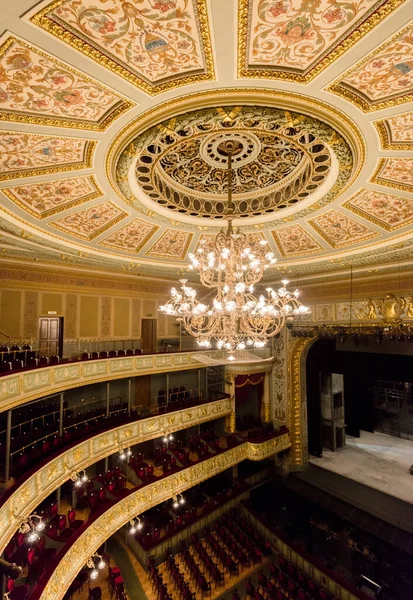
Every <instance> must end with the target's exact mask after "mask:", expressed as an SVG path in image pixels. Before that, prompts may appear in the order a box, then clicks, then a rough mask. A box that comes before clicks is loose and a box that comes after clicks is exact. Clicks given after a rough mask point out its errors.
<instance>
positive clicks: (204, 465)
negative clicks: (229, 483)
mask: <svg viewBox="0 0 413 600" xmlns="http://www.w3.org/2000/svg"><path fill="white" fill-rule="evenodd" d="M290 445H291V444H290V438H289V435H288V434H283V435H280V436H278V437H276V438H272V439H271V440H267V441H266V442H263V443H262V444H252V443H250V442H244V443H243V444H240V445H239V446H236V447H235V448H232V449H230V450H227V451H226V452H222V453H221V454H218V455H217V456H213V457H211V458H209V459H206V460H204V461H202V462H200V463H197V464H196V465H194V466H192V467H188V468H187V469H185V470H183V471H181V472H179V473H175V474H173V475H169V476H168V477H165V478H163V479H161V480H160V481H156V482H154V483H151V484H149V485H148V486H146V487H144V488H142V489H139V490H136V491H135V492H133V493H132V494H130V495H129V496H127V497H126V498H123V499H121V500H119V501H118V502H117V503H116V504H115V505H113V506H111V507H110V508H109V509H108V510H107V511H105V513H104V514H102V515H100V516H99V517H98V518H97V519H95V520H94V521H93V522H92V523H91V524H90V526H89V527H87V528H86V529H85V531H84V532H81V533H80V535H79V537H78V538H77V539H76V540H75V542H74V543H73V544H72V545H71V546H70V547H69V548H68V549H67V551H66V552H65V554H64V556H63V557H62V559H61V560H60V562H59V563H58V565H57V567H56V568H55V569H54V571H52V572H51V573H50V577H49V579H48V581H47V583H46V584H45V587H44V590H43V592H42V593H41V595H40V596H39V595H36V596H35V597H34V600H39V599H40V600H62V598H63V596H64V594H65V592H66V590H67V589H68V587H69V586H70V584H71V583H72V581H73V579H74V578H75V577H76V575H77V573H78V572H79V571H80V569H81V568H82V567H83V566H84V565H85V564H86V561H87V559H88V557H89V556H91V555H92V554H93V553H94V552H96V551H97V549H98V548H99V547H100V546H101V545H102V544H103V543H104V542H105V541H106V540H107V539H108V538H109V537H110V536H111V535H113V534H114V533H116V531H118V530H119V529H120V528H121V527H123V526H124V525H126V523H128V521H129V520H130V519H131V518H133V517H135V516H136V515H138V514H140V513H141V512H144V511H146V510H148V509H149V508H152V507H153V506H156V505H157V504H160V503H161V502H165V501H166V500H168V499H169V498H171V497H172V496H173V495H174V494H176V493H182V492H184V491H185V490H187V489H189V488H191V487H193V486H194V485H197V484H198V483H201V482H202V481H205V480H206V479H209V478H210V477H213V476H214V475H217V474H218V473H221V472H222V471H224V470H226V469H229V468H231V467H232V466H234V465H236V464H238V463H239V462H241V461H243V460H245V459H249V460H255V461H260V460H264V459H266V458H269V457H270V456H272V455H274V454H276V453H278V452H282V451H283V450H286V449H287V448H289V447H290ZM47 575H49V573H47V572H46V574H45V576H47Z"/></svg>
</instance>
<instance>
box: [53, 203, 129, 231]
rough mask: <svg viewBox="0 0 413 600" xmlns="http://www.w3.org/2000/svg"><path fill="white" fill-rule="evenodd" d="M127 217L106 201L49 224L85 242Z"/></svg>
mask: <svg viewBox="0 0 413 600" xmlns="http://www.w3.org/2000/svg"><path fill="white" fill-rule="evenodd" d="M126 216H127V214H126V213H125V212H123V211H122V210H121V209H120V208H119V207H118V206H116V205H115V204H113V203H112V202H109V201H106V202H101V203H100V204H96V205H95V206H92V207H91V208H85V209H84V210H79V211H77V212H73V213H71V214H70V215H67V216H65V217H61V218H60V219H57V220H56V221H53V222H51V223H49V224H50V225H51V226H52V227H55V228H56V229H59V230H60V231H63V232H64V233H69V234H70V235H73V236H75V237H78V238H81V239H84V240H93V239H94V238H95V237H97V236H98V235H100V234H101V233H103V232H104V231H106V230H107V229H109V227H112V225H115V224H116V223H119V221H121V220H122V219H124V218H125V217H126Z"/></svg>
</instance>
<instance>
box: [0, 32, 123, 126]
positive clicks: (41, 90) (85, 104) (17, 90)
mask: <svg viewBox="0 0 413 600" xmlns="http://www.w3.org/2000/svg"><path fill="white" fill-rule="evenodd" d="M132 106H133V105H132V103H131V102H129V101H127V100H125V99H124V98H122V97H121V96H119V95H118V94H116V93H115V92H113V91H112V90H109V89H108V88H106V87H104V86H103V85H102V84H101V83H98V82H97V81H96V80H93V79H90V78H89V77H86V76H85V75H84V74H82V73H80V72H79V71H76V70H74V69H73V68H72V67H69V66H68V65H66V64H63V63H62V62H60V61H57V60H55V59H54V58H53V57H51V56H50V54H45V53H44V52H41V51H40V50H38V49H36V48H34V47H33V46H30V45H28V44H26V43H25V42H23V41H21V40H18V39H16V38H14V37H9V38H8V39H7V40H6V41H5V42H4V44H3V45H2V46H1V47H0V120H1V121H17V122H23V123H34V124H36V125H38V124H40V125H58V126H60V127H73V128H77V129H92V130H96V131H104V130H105V129H106V127H107V126H108V125H110V123H112V122H113V121H114V120H115V119H116V118H117V117H118V116H119V115H121V114H122V113H123V112H124V111H125V110H127V109H129V108H131V107H132Z"/></svg>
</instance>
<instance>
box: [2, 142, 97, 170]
mask: <svg viewBox="0 0 413 600" xmlns="http://www.w3.org/2000/svg"><path fill="white" fill-rule="evenodd" d="M95 144H96V143H95V142H92V141H89V140H85V139H80V138H69V137H57V136H52V135H38V134H32V133H23V132H18V131H0V181H3V180H7V179H15V178H17V177H25V176H29V175H41V174H42V173H54V172H56V171H67V170H74V169H84V168H89V167H91V166H92V154H93V150H94V148H95Z"/></svg>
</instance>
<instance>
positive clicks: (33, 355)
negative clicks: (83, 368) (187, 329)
mask: <svg viewBox="0 0 413 600" xmlns="http://www.w3.org/2000/svg"><path fill="white" fill-rule="evenodd" d="M141 354H143V351H142V349H141V348H128V349H127V350H109V351H108V350H101V351H100V352H98V351H95V352H86V351H84V352H82V353H81V355H80V357H79V358H77V359H74V360H70V361H69V360H68V359H64V361H63V362H65V363H66V362H76V361H78V360H82V361H84V360H98V359H100V358H116V357H118V356H140V355H141ZM60 362H61V359H60V358H59V356H58V355H57V354H52V355H51V356H50V357H49V356H46V355H45V354H41V353H40V352H37V351H34V350H32V347H31V345H30V344H23V345H22V346H21V347H20V346H19V345H18V344H13V345H12V346H11V347H10V348H9V347H8V346H6V345H4V344H3V345H2V346H0V376H1V375H5V374H6V375H7V374H10V373H11V372H14V371H21V370H22V369H25V370H26V369H27V370H29V369H36V368H38V367H45V366H47V365H57V364H59V363H60Z"/></svg>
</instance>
